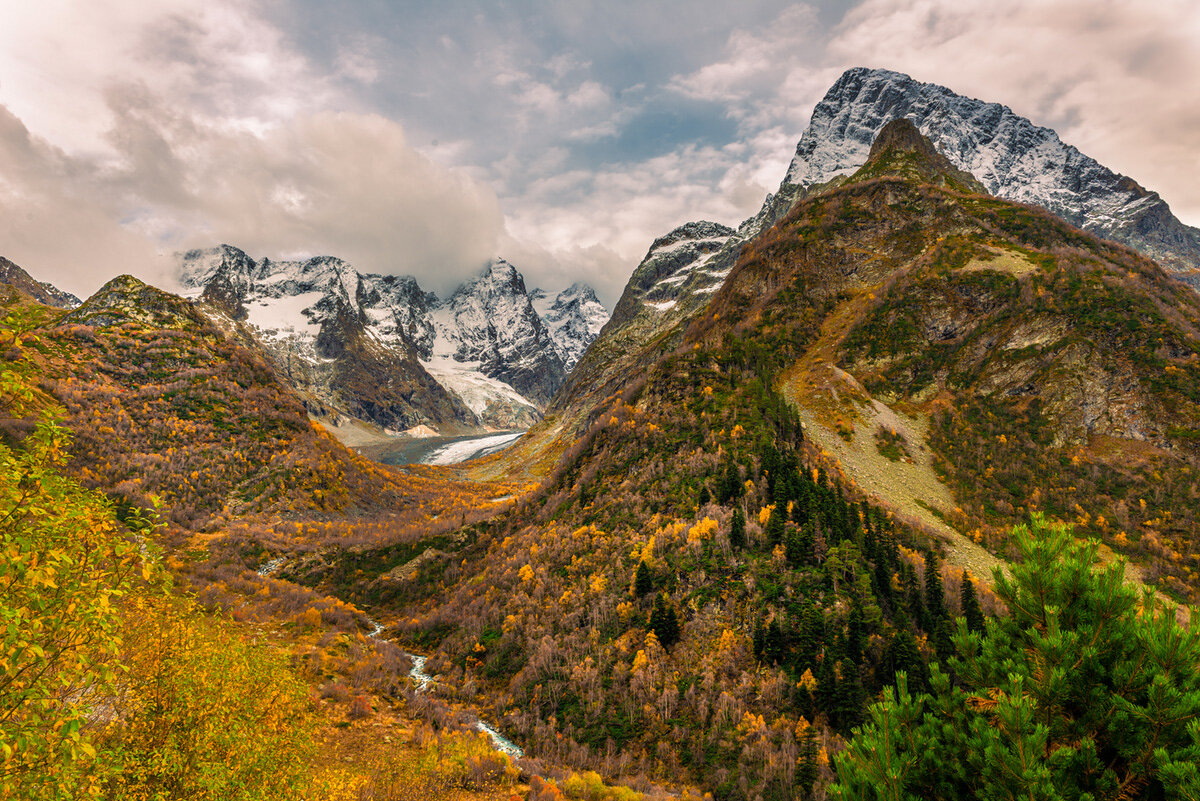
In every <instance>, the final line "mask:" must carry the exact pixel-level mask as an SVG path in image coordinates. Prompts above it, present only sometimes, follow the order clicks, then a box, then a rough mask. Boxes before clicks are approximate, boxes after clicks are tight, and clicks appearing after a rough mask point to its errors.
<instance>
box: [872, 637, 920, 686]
mask: <svg viewBox="0 0 1200 801" xmlns="http://www.w3.org/2000/svg"><path fill="white" fill-rule="evenodd" d="M883 671H884V675H883V678H884V680H885V682H886V683H887V684H895V683H896V676H897V674H899V673H906V674H907V675H908V686H909V687H912V688H913V690H915V691H917V692H924V691H925V690H926V689H928V687H929V675H928V670H927V669H926V667H925V660H923V659H921V652H920V650H919V649H918V648H917V641H916V640H915V639H914V638H913V635H912V632H911V631H909V630H908V629H901V630H900V631H898V632H896V634H895V635H894V636H893V637H892V639H891V642H889V643H888V647H887V650H886V651H885V652H884V655H883Z"/></svg>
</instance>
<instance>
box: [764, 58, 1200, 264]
mask: <svg viewBox="0 0 1200 801" xmlns="http://www.w3.org/2000/svg"><path fill="white" fill-rule="evenodd" d="M897 117H906V118H908V119H909V120H911V121H912V122H913V123H914V124H915V125H916V127H917V128H918V130H920V131H921V133H923V134H924V135H925V136H927V137H929V139H930V140H931V141H932V142H933V144H934V146H935V147H936V148H937V149H938V151H940V152H941V153H942V154H943V155H945V156H946V157H947V158H948V159H949V160H950V162H951V163H952V164H954V166H955V167H957V168H959V169H961V170H965V171H966V172H969V173H971V174H972V175H973V176H974V177H975V178H976V179H978V180H979V181H980V182H981V183H982V184H983V185H984V186H985V187H986V188H987V190H988V191H989V192H991V193H992V194H994V195H996V196H998V197H1002V198H1005V199H1007V200H1015V201H1018V202H1021V203H1030V204H1033V205H1037V206H1041V207H1043V208H1045V209H1047V210H1049V211H1051V212H1053V213H1054V214H1056V215H1058V216H1059V217H1062V218H1063V219H1065V220H1067V221H1068V222H1071V223H1073V224H1075V225H1078V226H1080V227H1081V228H1084V229H1085V230H1089V231H1091V232H1093V233H1096V234H1099V235H1101V236H1104V237H1108V238H1111V239H1116V240H1118V241H1122V242H1125V243H1126V244H1129V245H1131V246H1132V247H1134V248H1137V249H1139V250H1141V251H1142V252H1144V253H1146V254H1147V255H1150V256H1151V257H1152V258H1155V259H1158V260H1159V261H1160V262H1161V263H1162V264H1163V266H1164V267H1166V268H1167V269H1169V270H1173V271H1175V272H1176V273H1178V274H1180V275H1181V277H1183V278H1185V280H1191V281H1192V282H1193V284H1197V283H1200V282H1198V281H1197V280H1196V271H1197V269H1198V268H1200V230H1197V229H1195V228H1190V227H1188V226H1185V225H1183V224H1182V223H1180V222H1179V221H1178V220H1177V219H1176V218H1175V217H1174V216H1173V215H1171V213H1170V210H1169V209H1168V208H1167V205H1166V203H1164V202H1163V201H1162V199H1161V198H1159V197H1158V195H1157V194H1155V193H1153V192H1147V191H1146V190H1144V189H1143V188H1142V187H1140V186H1138V185H1137V183H1136V182H1134V181H1132V180H1131V179H1129V178H1127V177H1125V176H1122V175H1119V174H1117V173H1115V172H1113V171H1112V170H1110V169H1108V168H1107V167H1105V166H1104V165H1102V164H1100V163H1098V162H1097V161H1096V160H1095V159H1092V158H1090V157H1088V156H1086V155H1084V154H1083V153H1080V152H1079V151H1078V150H1077V149H1076V148H1074V147H1072V146H1070V145H1067V144H1065V143H1063V141H1062V140H1061V139H1060V138H1059V136H1058V134H1057V133H1055V132H1054V131H1053V130H1051V129H1050V128H1044V127H1040V126H1037V125H1035V124H1033V123H1032V122H1030V121H1029V120H1028V119H1026V118H1024V117H1021V116H1019V115H1017V114H1015V113H1014V112H1013V111H1012V109H1010V108H1008V107H1007V106H1003V105H1000V104H999V103H988V102H984V101H982V100H976V99H973V98H969V97H964V96H962V95H959V94H956V93H955V92H953V91H951V90H950V89H947V88H946V87H944V86H939V85H937V84H932V83H922V82H919V81H916V80H914V79H912V78H911V77H909V76H908V75H904V74H902V73H899V72H893V71H891V70H884V69H868V68H864V67H856V68H854V69H851V70H847V71H846V72H845V73H843V74H842V76H841V77H840V78H838V80H837V81H836V82H835V83H834V84H833V86H832V87H830V89H829V91H828V92H827V93H826V94H825V97H824V98H822V100H821V102H819V103H818V104H817V105H816V107H815V108H814V109H813V115H812V121H811V122H810V123H809V126H808V128H807V129H806V130H805V131H804V133H803V135H802V136H801V137H800V142H799V144H798V145H797V147H796V155H795V158H794V159H793V160H792V163H791V166H790V167H789V169H788V173H787V177H786V178H785V179H784V182H783V185H782V186H781V193H785V190H786V188H787V187H789V186H793V187H794V186H801V187H807V186H812V185H815V184H821V183H825V182H827V181H829V180H831V179H832V178H835V177H837V176H839V175H846V174H848V173H851V172H853V171H855V170H857V169H858V168H859V167H860V166H862V165H863V164H864V163H865V162H866V160H867V155H868V153H869V152H870V148H871V144H872V142H874V140H875V137H876V135H877V134H878V133H879V131H880V130H881V129H882V128H883V126H884V125H886V124H887V123H888V122H890V121H891V120H893V119H896V118H897Z"/></svg>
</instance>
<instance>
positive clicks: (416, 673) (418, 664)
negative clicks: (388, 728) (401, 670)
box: [367, 618, 525, 759]
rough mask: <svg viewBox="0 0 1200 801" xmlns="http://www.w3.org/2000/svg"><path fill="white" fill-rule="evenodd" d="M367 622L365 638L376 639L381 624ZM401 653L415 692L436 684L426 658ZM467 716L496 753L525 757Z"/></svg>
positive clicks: (475, 718) (491, 728)
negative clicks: (407, 661) (427, 669)
mask: <svg viewBox="0 0 1200 801" xmlns="http://www.w3.org/2000/svg"><path fill="white" fill-rule="evenodd" d="M367 622H368V623H370V624H371V627H372V629H371V633H370V634H369V635H367V636H369V637H371V638H374V639H378V637H379V634H380V633H381V632H382V631H383V624H381V623H378V622H376V621H374V620H372V619H371V618H367ZM403 653H404V655H405V656H407V657H408V658H409V659H410V660H412V668H410V669H409V671H408V677H409V678H410V679H412V680H413V681H414V682H415V683H416V685H417V692H425V690H427V689H428V688H429V686H430V685H431V684H437V679H436V678H435V677H433V676H431V675H429V674H428V673H426V672H425V660H426V659H428V657H424V656H421V655H419V654H413V653H409V652H408V651H404V652H403ZM468 714H469V717H470V719H471V725H472V726H473V727H474V728H475V730H476V731H481V732H483V733H484V734H486V735H487V736H488V739H490V740H491V741H492V747H493V748H495V749H496V750H497V751H499V752H501V753H503V754H508V755H509V756H510V757H512V758H513V759H520V758H521V757H523V756H525V752H524V751H522V750H521V748H520V746H518V745H517V744H516V743H514V742H513V741H512V740H510V739H508V738H507V737H505V736H504V735H503V734H501V733H500V732H499V731H497V730H496V728H495V727H494V726H492V725H491V724H489V723H486V722H484V721H483V720H482V719H481V718H479V717H478V716H477V715H473V714H470V713H468Z"/></svg>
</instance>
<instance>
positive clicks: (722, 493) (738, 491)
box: [717, 456, 743, 506]
mask: <svg viewBox="0 0 1200 801" xmlns="http://www.w3.org/2000/svg"><path fill="white" fill-rule="evenodd" d="M742 489H743V487H742V476H741V472H740V471H739V470H738V466H737V464H735V463H734V461H733V457H732V456H730V457H729V458H728V459H727V460H726V462H725V471H724V473H723V474H722V475H721V481H720V484H719V485H718V487H717V503H719V504H720V505H721V506H728V505H729V504H730V502H732V501H734V500H736V499H738V498H740V497H741V495H742Z"/></svg>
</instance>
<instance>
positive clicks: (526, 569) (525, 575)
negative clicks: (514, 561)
mask: <svg viewBox="0 0 1200 801" xmlns="http://www.w3.org/2000/svg"><path fill="white" fill-rule="evenodd" d="M518 575H519V576H520V577H521V581H532V580H533V568H532V567H530V566H529V565H528V564H526V565H522V566H521V570H520V571H519V572H518Z"/></svg>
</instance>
